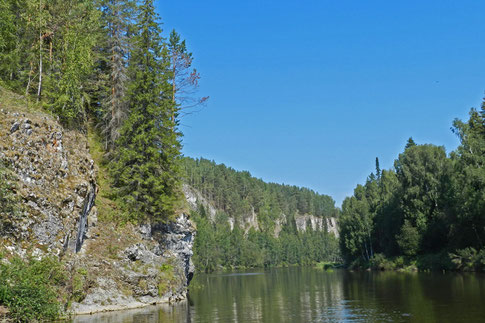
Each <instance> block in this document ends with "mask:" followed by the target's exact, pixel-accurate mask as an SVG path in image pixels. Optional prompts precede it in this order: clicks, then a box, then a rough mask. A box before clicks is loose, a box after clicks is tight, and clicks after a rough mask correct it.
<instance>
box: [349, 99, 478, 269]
mask: <svg viewBox="0 0 485 323" xmlns="http://www.w3.org/2000/svg"><path fill="white" fill-rule="evenodd" d="M452 130H453V132H454V133H455V134H456V135H457V136H458V137H459V139H460V143H461V144H460V146H459V147H458V148H457V149H456V150H455V151H453V152H452V153H451V154H450V155H449V156H447V154H446V152H445V149H444V147H438V146H434V145H430V144H425V145H417V144H416V143H415V142H414V141H413V140H412V139H409V141H408V143H407V145H406V147H405V150H404V151H403V152H402V153H401V154H399V157H398V158H397V159H396V160H395V162H394V169H392V170H382V171H381V170H380V168H379V161H378V159H376V172H375V173H372V174H371V175H370V176H369V177H368V179H367V181H366V183H365V184H364V185H358V186H357V187H356V188H355V190H354V195H353V196H351V197H349V198H347V199H345V200H344V202H343V205H342V214H341V217H340V237H341V238H340V245H341V250H342V254H343V256H344V257H345V259H346V261H347V263H348V264H351V265H353V266H361V267H362V266H374V267H377V268H394V267H396V266H398V267H406V266H411V267H417V268H418V269H447V270H448V269H451V270H453V269H455V270H485V249H484V245H483V244H484V242H485V105H483V104H482V107H481V110H479V111H477V110H475V109H472V110H471V111H470V114H469V120H468V121H467V122H462V121H461V120H458V119H456V120H455V121H454V123H453V127H452Z"/></svg>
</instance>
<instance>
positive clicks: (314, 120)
mask: <svg viewBox="0 0 485 323" xmlns="http://www.w3.org/2000/svg"><path fill="white" fill-rule="evenodd" d="M156 7H157V11H158V12H159V14H160V15H161V16H162V21H163V23H164V29H165V30H166V31H167V32H168V31H169V30H171V29H172V28H175V29H176V30H177V31H178V32H179V33H180V34H181V35H182V37H183V38H184V39H186V41H187V45H188V47H189V49H190V51H192V52H193V54H194V57H195V61H194V64H195V66H196V67H197V69H198V70H199V71H200V73H201V75H202V79H201V82H200V84H201V85H200V90H199V94H200V95H201V96H206V95H208V96H210V100H209V102H208V104H207V105H206V106H205V107H204V108H203V109H202V110H201V111H199V112H197V113H194V114H192V115H189V116H186V117H185V118H184V119H183V120H182V124H183V125H182V131H183V132H184V140H183V143H184V148H183V153H184V154H185V155H187V156H191V157H200V156H202V157H204V158H208V159H214V160H215V161H216V162H218V163H224V164H226V165H228V166H231V167H233V168H235V169H238V170H249V171H250V172H251V174H253V175H254V176H256V177H258V178H262V179H264V180H265V181H272V182H278V183H286V184H292V185H299V186H305V187H309V188H311V189H313V190H315V191H317V192H319V193H322V194H328V195H330V196H332V197H333V198H334V199H335V200H336V202H337V205H340V203H341V201H342V200H343V199H344V198H345V196H348V195H350V194H351V193H352V191H353V189H354V187H355V185H356V184H358V183H362V182H364V181H365V179H366V177H367V176H368V175H369V174H370V172H372V171H373V170H374V163H375V157H379V159H380V163H381V168H391V167H392V166H393V161H394V159H395V158H396V157H397V156H398V154H399V153H400V152H401V151H402V150H403V147H404V145H405V143H406V140H407V138H409V137H410V136H412V137H413V138H414V139H415V141H416V142H417V143H433V144H436V145H444V146H445V147H446V149H447V151H448V152H450V151H451V150H453V149H455V148H456V146H457V145H458V140H457V139H456V137H455V136H454V135H453V133H452V132H451V131H450V127H451V123H452V121H453V119H454V118H456V117H458V118H461V119H465V118H466V117H467V114H468V111H469V109H470V108H471V107H479V106H480V103H481V99H482V97H483V95H484V90H485V24H484V23H483V13H484V12H485V1H478V0H477V1H466V0H464V1H446V0H442V1H388V0H387V1H345V0H339V1H336V0H335V1H326V0H320V1H317V0H315V1H311V0H301V1H296V0H294V1H285V0H280V1H273V0H268V1H256V0H246V1H227V0H225V1H219V0H217V1H216V0H204V1H200V0H198V1H195V0H178V1H156Z"/></svg>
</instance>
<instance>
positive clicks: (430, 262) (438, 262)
mask: <svg viewBox="0 0 485 323" xmlns="http://www.w3.org/2000/svg"><path fill="white" fill-rule="evenodd" d="M416 265H417V267H418V269H419V270H431V271H438V270H451V269H453V268H454V266H453V263H452V262H451V259H450V257H449V255H448V254H447V253H446V252H440V253H436V254H427V255H421V256H419V257H418V259H417V264H416Z"/></svg>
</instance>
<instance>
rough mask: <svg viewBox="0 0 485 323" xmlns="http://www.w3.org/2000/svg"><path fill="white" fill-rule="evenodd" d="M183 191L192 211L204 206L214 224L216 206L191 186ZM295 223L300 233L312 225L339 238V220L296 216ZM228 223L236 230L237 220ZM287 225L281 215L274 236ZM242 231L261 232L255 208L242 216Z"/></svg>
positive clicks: (307, 215) (314, 228) (317, 229)
mask: <svg viewBox="0 0 485 323" xmlns="http://www.w3.org/2000/svg"><path fill="white" fill-rule="evenodd" d="M183 191H184V194H185V198H186V200H187V202H188V204H189V206H190V208H191V209H192V210H195V211H196V210H197V209H198V207H199V205H202V206H203V207H204V208H205V210H206V212H207V214H208V216H209V219H210V220H211V221H212V222H214V221H216V217H217V212H218V210H217V209H216V208H215V207H214V205H213V204H212V203H211V202H210V201H209V200H208V199H206V198H205V197H204V196H203V195H202V194H201V193H200V192H198V191H197V190H196V189H194V188H193V187H190V186H189V185H186V184H185V185H184V187H183ZM294 216H295V222H296V227H297V229H298V231H300V232H304V231H306V230H307V225H308V223H310V225H311V226H312V229H313V230H316V231H323V230H326V231H327V232H329V233H333V234H334V235H335V237H338V234H339V233H338V222H337V218H334V217H317V216H314V215H311V214H303V215H302V214H295V215H294ZM227 221H228V222H229V226H230V227H231V230H233V229H234V226H235V225H236V220H235V219H234V218H232V217H228V218H227ZM286 224H287V216H286V215H285V214H281V215H280V217H279V218H277V219H276V220H275V222H274V235H275V236H276V237H278V236H279V233H280V232H281V230H282V229H283V227H284V226H285V225H286ZM238 225H239V226H240V227H241V229H243V230H244V232H246V233H247V232H248V231H249V230H250V229H251V228H253V229H255V230H259V228H260V225H259V221H258V214H257V213H256V212H255V211H254V208H253V207H251V211H250V212H249V213H248V214H244V215H243V216H242V221H240V223H238Z"/></svg>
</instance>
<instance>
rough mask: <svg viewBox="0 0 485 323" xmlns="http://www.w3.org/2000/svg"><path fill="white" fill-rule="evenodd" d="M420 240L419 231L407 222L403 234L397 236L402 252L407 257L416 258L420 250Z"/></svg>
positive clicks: (403, 227) (402, 228)
mask: <svg viewBox="0 0 485 323" xmlns="http://www.w3.org/2000/svg"><path fill="white" fill-rule="evenodd" d="M420 239H421V236H420V235H419V232H418V229H417V228H416V227H414V226H412V225H411V223H410V222H409V221H408V220H405V221H404V224H403V226H402V227H401V232H400V233H399V234H398V235H397V236H396V241H397V244H398V245H399V247H400V248H401V252H402V253H403V254H404V255H406V256H415V255H416V254H417V253H418V250H419V244H420Z"/></svg>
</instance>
